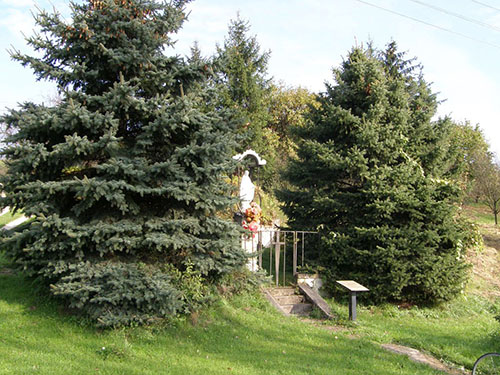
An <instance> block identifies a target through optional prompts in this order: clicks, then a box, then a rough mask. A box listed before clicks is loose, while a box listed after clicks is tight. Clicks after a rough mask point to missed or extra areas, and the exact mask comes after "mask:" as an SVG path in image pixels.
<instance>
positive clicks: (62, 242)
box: [0, 0, 244, 325]
mask: <svg viewBox="0 0 500 375" xmlns="http://www.w3.org/2000/svg"><path fill="white" fill-rule="evenodd" d="M185 3H186V1H184V0H175V1H172V2H171V3H165V2H157V1H154V0H88V1H87V2H85V3H84V4H76V3H72V4H71V6H72V12H73V13H72V14H73V16H72V20H71V21H70V22H69V23H66V22H65V21H64V20H63V19H62V17H61V16H60V15H59V14H57V13H55V14H49V13H47V12H43V11H42V12H41V13H40V14H39V15H38V16H37V17H36V21H37V23H38V25H39V26H40V27H41V34H39V35H35V36H34V37H31V38H29V39H28V40H27V41H28V44H30V45H31V46H32V47H34V49H35V50H36V51H39V52H41V57H33V56H27V55H23V54H21V53H19V52H15V53H14V54H13V58H14V59H16V60H19V61H20V62H21V63H22V64H23V65H25V66H29V67H30V68H32V69H33V70H34V72H35V74H36V76H37V77H38V78H39V79H47V80H51V81H54V82H56V83H57V85H58V88H59V91H60V95H61V100H60V102H59V103H58V104H57V105H54V106H45V105H43V104H42V105H37V104H33V103H25V104H23V105H22V106H21V107H20V108H19V109H17V110H14V109H13V110H10V112H9V113H8V114H7V115H5V116H4V117H3V118H2V119H0V120H1V121H3V122H5V123H6V124H8V126H9V128H13V129H15V130H16V132H15V134H14V135H12V136H11V137H10V138H9V140H8V142H9V146H8V147H7V148H6V149H5V150H4V151H3V154H4V156H5V157H6V159H7V163H8V167H9V172H8V175H7V176H6V177H5V178H3V179H2V183H3V184H4V191H5V192H6V194H7V197H6V198H5V199H4V201H3V204H4V205H10V206H12V207H14V208H16V209H22V210H23V212H24V214H25V215H27V216H33V217H34V219H33V222H32V223H31V225H29V226H28V227H27V228H26V229H25V230H24V231H22V232H19V233H14V234H12V235H11V237H10V238H9V239H8V243H9V245H10V253H11V255H12V256H13V257H14V258H15V260H16V261H17V262H18V263H19V264H20V265H21V266H22V267H23V268H24V269H25V270H26V271H27V272H28V273H29V274H30V275H32V276H37V277H39V278H41V279H42V280H44V281H45V282H48V283H50V284H51V290H52V291H53V293H55V294H56V295H61V296H64V297H66V298H67V299H68V300H69V302H70V305H71V306H72V307H76V308H79V309H82V310H83V311H84V312H86V313H87V314H89V315H90V316H91V317H92V318H94V319H97V320H98V321H99V322H100V323H101V324H102V325H116V324H122V323H130V322H133V321H135V322H144V321H147V320H148V319H150V318H152V317H156V316H166V315H169V314H175V313H176V312H178V311H181V310H185V309H189V308H190V306H186V301H187V300H188V298H187V297H186V295H185V294H184V292H183V286H182V283H179V281H182V280H183V277H182V276H179V272H181V273H182V272H183V271H184V270H186V269H187V270H188V271H189V274H190V275H194V276H196V275H198V276H199V277H198V276H196V277H194V276H193V278H192V279H193V280H195V281H196V280H198V281H200V280H203V279H215V278H217V277H218V276H219V275H222V274H224V273H227V272H229V271H231V270H233V269H234V268H235V267H239V266H241V265H242V264H243V263H244V255H243V254H242V251H241V248H240V246H239V243H238V233H239V232H238V228H237V226H236V225H235V224H233V223H232V222H230V221H227V220H224V219H223V218H222V216H221V215H220V212H221V211H222V210H225V209H226V208H227V207H228V206H229V205H230V204H232V202H233V200H232V198H231V197H230V194H229V187H228V185H227V184H226V182H224V179H223V177H224V176H227V175H228V174H229V173H231V171H232V168H233V166H232V163H231V158H230V155H231V153H232V151H233V149H234V148H235V147H236V144H235V141H234V137H233V134H234V132H235V129H234V124H233V123H231V122H229V121H228V120H227V116H226V114H225V112H224V111H223V110H221V109H219V110H217V111H208V110H207V108H208V106H207V105H206V103H207V100H209V99H208V98H210V97H212V96H213V93H211V92H208V91H207V89H206V88H204V86H203V85H202V84H201V83H202V82H203V80H204V76H205V72H206V68H205V67H204V66H203V62H202V61H201V60H200V59H197V60H196V59H195V60H196V61H192V63H191V64H189V63H186V62H184V61H183V60H182V59H180V58H179V57H177V56H167V55H166V53H165V49H166V48H171V47H172V46H173V42H172V39H171V35H172V33H175V32H176V31H177V30H178V29H179V28H180V27H181V25H182V22H183V21H184V19H185V15H184V5H185ZM176 275H177V276H176ZM176 277H177V278H176ZM187 287H188V288H189V287H195V285H189V286H187Z"/></svg>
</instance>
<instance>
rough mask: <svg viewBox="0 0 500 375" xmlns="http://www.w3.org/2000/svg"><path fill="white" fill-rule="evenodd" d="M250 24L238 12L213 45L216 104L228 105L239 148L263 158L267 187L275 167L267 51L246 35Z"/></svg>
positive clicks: (268, 187)
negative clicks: (221, 40) (218, 43)
mask: <svg viewBox="0 0 500 375" xmlns="http://www.w3.org/2000/svg"><path fill="white" fill-rule="evenodd" d="M249 32H250V24H249V22H248V21H246V20H244V19H241V18H240V16H239V14H238V15H237V17H236V19H235V20H231V21H230V23H229V30H228V35H227V37H226V38H225V41H224V45H223V46H222V47H221V46H217V55H216V57H215V61H214V66H215V68H214V70H215V72H216V85H217V87H218V89H219V97H218V99H219V100H218V101H219V105H221V106H223V107H226V108H230V109H231V110H232V111H233V113H234V116H235V118H236V119H237V121H238V123H239V125H238V134H239V135H240V136H241V138H240V145H241V147H240V151H244V150H246V149H249V148H251V149H253V150H255V151H256V152H258V153H259V154H260V155H261V156H262V157H263V158H264V159H266V160H267V165H266V166H265V167H264V168H263V170H261V172H260V174H261V177H262V178H261V181H262V184H263V185H264V186H263V187H264V189H266V190H268V191H270V190H271V181H273V179H274V178H275V174H276V169H277V165H276V164H277V158H278V156H277V153H276V152H275V148H274V144H275V143H276V137H275V135H274V134H273V132H272V130H271V129H269V128H268V126H267V124H268V122H269V121H270V115H269V96H270V80H269V79H268V78H267V64H268V61H269V57H270V52H269V51H264V52H261V47H260V45H259V43H258V41H257V37H256V36H250V35H249Z"/></svg>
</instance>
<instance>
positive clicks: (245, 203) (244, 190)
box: [240, 171, 255, 212]
mask: <svg viewBox="0 0 500 375" xmlns="http://www.w3.org/2000/svg"><path fill="white" fill-rule="evenodd" d="M254 194H255V185H254V184H253V183H252V180H251V179H250V173H249V172H248V171H245V173H244V174H243V177H242V178H241V184H240V200H241V212H245V211H246V210H247V208H249V207H250V203H251V202H252V201H253V197H254Z"/></svg>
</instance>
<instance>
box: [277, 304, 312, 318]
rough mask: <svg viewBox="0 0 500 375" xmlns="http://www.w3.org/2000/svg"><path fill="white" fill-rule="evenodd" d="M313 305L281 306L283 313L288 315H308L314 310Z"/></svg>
mask: <svg viewBox="0 0 500 375" xmlns="http://www.w3.org/2000/svg"><path fill="white" fill-rule="evenodd" d="M312 307H313V306H312V304H310V303H294V304H290V305H281V308H282V309H283V311H285V312H286V313H287V314H296V315H306V314H308V313H309V312H311V310H312Z"/></svg>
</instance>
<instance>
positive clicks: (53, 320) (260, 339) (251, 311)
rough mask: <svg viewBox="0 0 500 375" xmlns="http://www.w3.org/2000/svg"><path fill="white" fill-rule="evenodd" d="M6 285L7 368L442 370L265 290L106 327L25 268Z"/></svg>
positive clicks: (1, 356) (1, 350) (0, 333)
mask: <svg viewBox="0 0 500 375" xmlns="http://www.w3.org/2000/svg"><path fill="white" fill-rule="evenodd" d="M0 290H1V291H2V292H1V293H0V373H1V374H16V375H17V374H32V373H36V374H51V375H57V374H113V375H115V374H141V375H142V374H193V375H194V374H203V375H211V374H213V375H219V374H242V375H243V374H245V375H247V374H248V375H252V374H291V375H294V374H297V375H298V374H301V375H303V374H438V373H439V372H436V371H434V370H432V369H430V368H428V367H427V366H425V365H421V364H417V363H413V362H411V361H410V360H408V359H406V358H405V357H400V356H398V355H396V354H392V353H388V352H386V351H384V350H382V349H381V348H380V347H379V346H378V345H377V343H374V342H373V340H372V338H371V337H368V336H366V337H365V335H364V334H362V335H361V337H360V338H355V337H353V336H352V332H351V330H352V329H351V330H341V331H331V330H328V329H325V327H316V326H313V325H311V324H307V323H304V322H301V321H299V320H298V319H296V318H285V317H283V316H281V315H279V314H278V313H277V312H276V311H274V310H273V309H272V308H271V307H270V306H269V305H268V303H267V302H266V301H265V300H264V299H263V298H262V297H261V296H260V295H247V296H240V297H236V298H234V299H232V300H231V301H226V300H221V301H220V302H219V303H218V304H216V305H215V306H213V307H211V308H209V309H207V310H205V311H204V312H202V313H201V314H200V315H199V316H197V317H192V319H185V320H182V319H177V320H175V321H172V322H171V323H170V324H169V325H158V324H156V325H154V326H151V327H137V328H123V329H117V330H107V331H101V330H98V329H96V328H93V327H92V326H90V325H88V324H86V323H84V322H83V323H82V321H81V320H78V319H77V318H75V317H72V316H69V315H65V313H64V312H62V311H60V308H58V307H57V304H55V303H54V302H53V301H51V300H50V299H48V298H47V297H46V296H43V295H38V294H37V293H36V292H35V291H36V288H34V287H33V285H32V284H30V283H29V282H27V281H26V280H25V279H23V277H22V276H20V275H13V274H10V275H5V274H3V275H0ZM363 320H364V318H363ZM354 330H355V331H356V330H357V329H354Z"/></svg>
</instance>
